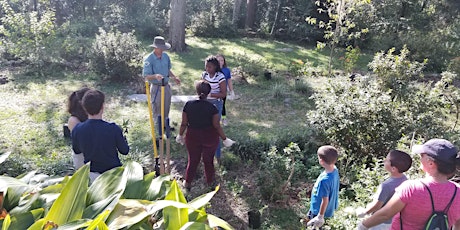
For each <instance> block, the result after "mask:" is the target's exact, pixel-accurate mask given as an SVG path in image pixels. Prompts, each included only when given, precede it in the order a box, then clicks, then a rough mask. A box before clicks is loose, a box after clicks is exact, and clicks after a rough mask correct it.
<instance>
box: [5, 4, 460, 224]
mask: <svg viewBox="0 0 460 230" xmlns="http://www.w3.org/2000/svg"><path fill="white" fill-rule="evenodd" d="M0 4H1V8H0V10H1V11H0V16H1V21H0V22H1V24H0V44H1V45H0V54H1V64H0V66H1V68H2V71H1V73H0V74H1V75H0V83H2V84H1V85H0V87H1V88H2V90H1V92H0V95H1V98H2V102H1V105H2V109H1V110H2V111H0V118H1V121H0V125H1V127H0V137H1V139H0V153H7V152H8V153H10V156H9V157H8V158H7V159H6V160H5V161H4V162H3V163H2V164H1V168H0V173H1V174H3V175H5V176H14V177H16V176H21V175H24V173H27V172H36V173H44V174H47V175H51V176H63V175H66V174H69V173H72V172H73V170H72V168H71V158H70V148H69V145H68V144H69V142H68V140H66V139H64V138H63V137H62V132H61V129H62V124H63V123H65V121H66V117H67V114H66V112H65V98H66V97H67V95H68V94H69V93H70V92H71V91H73V90H75V89H78V88H79V87H81V86H83V85H86V86H91V87H96V88H99V89H102V90H103V91H104V92H106V93H107V94H108V97H109V102H108V104H109V109H108V111H107V117H106V118H107V119H108V120H112V121H115V122H117V123H118V124H120V125H122V126H123V128H126V129H128V130H129V132H128V140H130V143H131V146H133V151H132V152H133V154H130V156H128V158H126V159H124V161H128V160H135V161H137V162H140V163H141V165H142V166H143V168H144V171H145V172H146V173H147V172H149V171H151V168H150V167H151V165H152V162H150V161H149V160H150V159H151V140H150V139H149V128H148V126H147V121H148V118H147V112H146V106H145V104H142V103H133V102H131V101H128V100H126V97H127V96H128V95H130V94H133V93H143V90H144V89H143V87H144V86H143V80H142V78H140V76H139V75H140V72H141V69H142V58H143V56H144V55H145V54H147V53H149V52H151V50H150V48H149V47H148V45H149V44H151V42H152V40H153V37H154V36H157V35H162V36H164V37H166V38H167V40H168V41H170V42H171V44H172V46H173V47H172V49H171V52H170V55H171V57H172V60H173V71H174V72H175V73H176V74H177V75H179V76H180V77H181V79H182V81H183V83H182V85H181V86H174V87H173V88H174V91H175V92H174V93H175V94H193V82H194V81H195V80H196V79H197V78H198V77H199V74H200V72H201V71H202V70H203V60H204V58H205V57H206V56H207V55H209V54H215V53H223V54H224V55H225V56H226V57H227V61H228V62H229V65H230V67H231V68H232V70H233V74H234V78H235V85H236V86H235V89H236V92H237V93H239V94H241V99H240V100H238V101H234V102H230V103H229V106H230V115H229V119H230V122H232V123H231V125H230V126H229V127H226V128H225V131H226V132H227V134H228V135H229V136H230V137H232V138H233V137H234V138H233V139H235V140H237V141H238V143H237V144H236V145H235V146H233V147H232V148H230V149H226V150H225V155H224V159H223V163H222V166H221V167H220V168H219V172H218V174H219V177H220V179H221V191H220V192H219V193H217V194H216V198H217V201H216V200H212V201H211V208H210V211H209V212H212V213H214V214H216V215H218V216H220V217H222V218H223V219H225V220H226V221H228V223H230V224H231V225H232V226H233V227H234V228H236V229H244V228H246V226H247V225H248V222H249V221H248V219H247V212H248V211H251V210H252V211H254V210H255V211H256V212H258V213H259V214H260V215H261V217H262V221H261V227H262V228H264V229H299V228H300V227H301V226H300V223H299V219H300V218H303V217H305V215H306V212H307V211H308V204H309V192H310V190H311V184H312V183H313V182H314V179H315V178H316V176H317V175H318V174H319V172H320V168H319V166H318V165H317V162H316V156H315V154H316V149H317V147H318V146H320V145H322V144H326V143H330V144H333V145H335V146H337V147H338V148H339V149H340V152H341V158H340V161H339V163H338V168H339V170H340V173H341V177H342V178H341V184H342V187H343V188H342V191H341V200H342V201H343V202H341V208H340V209H339V213H338V214H337V215H336V217H335V218H333V219H332V220H331V221H330V222H329V223H328V227H329V228H331V229H350V228H353V226H354V225H355V224H356V217H354V216H353V215H352V211H350V210H353V209H354V208H355V207H358V206H360V205H363V204H364V203H366V202H367V201H369V197H370V194H372V193H373V191H374V190H375V188H376V185H377V184H378V183H379V182H381V181H382V180H383V179H384V177H385V173H384V170H383V168H382V167H381V160H382V159H383V158H384V156H385V155H386V153H387V152H388V151H389V150H390V149H394V148H400V149H403V150H405V151H409V148H410V146H411V144H413V143H415V142H418V143H420V142H422V141H424V140H427V139H430V138H433V137H443V138H446V139H449V140H451V141H452V142H454V143H456V144H457V146H458V144H459V142H458V140H459V138H458V135H459V133H458V127H457V123H458V118H459V114H460V100H459V97H460V96H459V91H458V87H457V86H458V80H459V78H458V77H459V74H460V20H459V15H460V14H459V11H460V2H458V1H455V0H441V1H430V0H408V1H397V0H387V1H380V0H376V1H359V0H330V1H323V0H320V1H300V0H278V1H262V0H247V1H242V0H209V1H198V0H193V1H192V0H188V1H180V0H171V1H166V0H158V1H155V0H154V1H144V0H138V1H115V0H97V1H96V0H84V1H76V0H73V1H67V0H61V1H57V0H50V1H41V0H30V1H19V0H18V1H14V0H9V1H7V0H1V1H0ZM175 106H176V107H175V111H173V112H172V118H173V120H178V119H179V117H180V110H181V105H175ZM176 125H177V124H176ZM172 149H173V151H172V152H173V158H175V161H176V162H177V164H176V165H177V166H176V172H175V173H173V175H174V177H175V178H177V179H180V177H181V174H183V168H184V167H185V166H184V165H185V164H186V163H185V162H186V157H185V153H184V151H185V150H184V149H183V148H182V147H181V146H178V145H175V144H173V147H172ZM414 157H415V156H414ZM254 169H257V170H254ZM34 170H37V171H34ZM418 171H419V170H418V167H417V165H414V167H413V168H412V170H411V171H410V172H409V174H410V175H413V176H414V177H415V176H417V175H418V174H419V172H418ZM457 175H458V174H457ZM455 178H457V177H455ZM455 178H454V180H455ZM202 193H204V190H203V189H201V188H198V189H197V190H193V191H192V194H189V196H191V197H194V196H198V195H199V194H202ZM219 194H220V195H219ZM18 205H19V204H18ZM235 207H236V208H235ZM346 207H349V208H348V209H347V208H346ZM11 208H13V207H11ZM350 208H351V209H350ZM7 211H11V210H9V209H7Z"/></svg>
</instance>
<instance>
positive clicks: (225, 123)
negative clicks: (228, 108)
mask: <svg viewBox="0 0 460 230" xmlns="http://www.w3.org/2000/svg"><path fill="white" fill-rule="evenodd" d="M222 125H223V126H227V125H228V120H227V119H226V118H222Z"/></svg>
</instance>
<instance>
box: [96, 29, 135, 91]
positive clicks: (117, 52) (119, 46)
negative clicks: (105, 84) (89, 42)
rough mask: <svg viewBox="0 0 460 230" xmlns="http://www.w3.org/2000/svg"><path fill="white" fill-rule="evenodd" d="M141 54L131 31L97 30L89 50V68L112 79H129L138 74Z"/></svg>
mask: <svg viewBox="0 0 460 230" xmlns="http://www.w3.org/2000/svg"><path fill="white" fill-rule="evenodd" d="M141 63H142V56H141V55H140V54H139V42H138V41H137V39H136V37H135V36H134V35H133V33H121V32H119V31H110V32H107V31H105V30H104V29H100V30H99V34H98V35H96V39H95V41H94V43H93V46H92V49H91V51H90V66H91V68H92V69H93V70H94V71H95V72H97V73H99V74H102V75H105V76H107V77H108V79H109V80H112V81H122V82H123V81H129V80H132V79H135V78H137V76H138V75H139V74H140V68H141V66H140V65H141Z"/></svg>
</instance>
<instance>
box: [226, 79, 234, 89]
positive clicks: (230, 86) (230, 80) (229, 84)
mask: <svg viewBox="0 0 460 230" xmlns="http://www.w3.org/2000/svg"><path fill="white" fill-rule="evenodd" d="M227 84H228V91H230V92H232V91H233V83H232V79H231V78H229V79H227Z"/></svg>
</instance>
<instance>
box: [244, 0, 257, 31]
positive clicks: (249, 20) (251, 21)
mask: <svg viewBox="0 0 460 230" xmlns="http://www.w3.org/2000/svg"><path fill="white" fill-rule="evenodd" d="M247 4H248V5H247V11H246V27H247V28H250V29H253V28H254V26H255V22H256V13H257V0H247Z"/></svg>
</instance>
